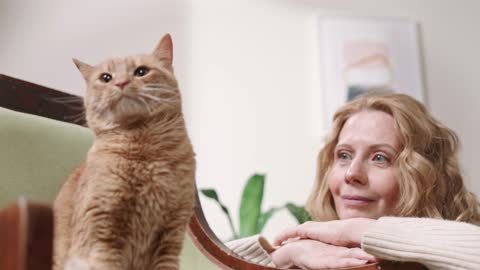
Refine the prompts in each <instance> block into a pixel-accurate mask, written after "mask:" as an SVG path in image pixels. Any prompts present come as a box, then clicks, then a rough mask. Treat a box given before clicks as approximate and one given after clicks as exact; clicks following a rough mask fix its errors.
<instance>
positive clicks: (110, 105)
mask: <svg viewBox="0 0 480 270" xmlns="http://www.w3.org/2000/svg"><path fill="white" fill-rule="evenodd" d="M172 60H173V48H172V39H171V37H170V35H169V34H167V35H165V36H164V37H163V38H162V39H161V40H160V42H159V44H158V45H157V47H156V48H155V50H154V51H153V52H152V53H151V54H144V55H136V56H128V57H121V58H112V59H107V60H105V61H103V62H102V63H100V64H98V65H96V66H91V65H88V64H86V63H83V62H81V61H79V60H76V59H74V60H73V61H74V62H75V65H77V67H78V69H79V70H80V72H81V73H82V75H83V77H84V79H85V81H86V83H87V91H86V94H85V109H86V118H87V123H88V125H89V126H90V128H92V129H93V130H95V131H102V130H109V129H112V128H116V127H122V126H129V125H132V124H135V123H138V122H140V121H145V120H148V119H149V118H150V117H155V116H156V115H158V114H161V113H165V112H167V111H171V110H181V105H180V103H181V101H180V94H179V91H178V85H177V81H176V79H175V76H174V74H173V67H172Z"/></svg>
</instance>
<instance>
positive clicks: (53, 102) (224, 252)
mask: <svg viewBox="0 0 480 270" xmlns="http://www.w3.org/2000/svg"><path fill="white" fill-rule="evenodd" d="M75 98H78V97H77V96H74V95H71V94H67V93H64V92H61V91H57V90H54V89H51V88H47V87H43V86H40V85H36V84H33V83H29V82H26V81H22V80H18V79H15V78H11V77H8V76H5V75H1V74H0V106H1V107H4V108H7V109H11V110H15V111H19V112H24V113H30V114H34V115H39V116H43V117H47V118H51V119H55V120H59V121H64V122H69V123H73V124H79V125H83V124H84V123H85V120H84V119H81V118H80V119H73V118H71V116H74V115H78V114H79V113H81V112H82V108H81V107H82V101H81V99H80V98H79V99H78V101H76V99H75ZM62 101H68V102H62ZM72 102H73V103H72ZM20 220H21V219H20ZM0 225H1V223H0ZM188 231H189V234H190V236H191V238H192V240H193V241H194V243H195V244H196V246H197V247H198V248H199V249H200V250H201V251H202V253H203V254H205V256H207V257H208V258H209V259H210V260H211V261H213V262H214V263H215V264H217V265H218V266H219V267H220V268H221V269H228V270H230V269H231V270H234V269H235V270H272V269H276V268H271V267H265V266H261V265H257V264H254V263H251V262H249V261H246V260H244V259H242V258H240V257H239V256H237V255H235V254H234V253H233V252H232V251H231V250H229V249H228V248H227V247H226V246H225V245H224V244H223V243H222V242H221V241H220V240H219V239H218V238H217V237H216V235H215V233H213V232H212V230H211V229H210V227H209V225H208V223H207V221H206V220H205V216H204V214H203V210H202V206H201V204H200V200H199V198H198V192H197V197H196V206H195V214H194V215H193V216H192V219H191V221H190V224H189V227H188ZM18 243H22V242H21V241H20V242H18ZM0 252H2V250H0ZM50 252H51V250H50ZM19 254H21V253H19ZM0 255H2V254H1V253H0ZM22 256H24V255H22ZM0 258H2V257H0ZM1 269H8V270H9V269H10V268H1ZM11 269H19V270H27V269H28V270H30V268H11ZM36 269H40V268H36ZM343 269H356V270H377V269H383V270H420V269H424V267H423V266H421V265H420V264H413V263H392V262H382V263H380V264H376V263H375V264H369V265H365V266H361V267H350V268H343Z"/></svg>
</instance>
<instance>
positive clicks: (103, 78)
mask: <svg viewBox="0 0 480 270" xmlns="http://www.w3.org/2000/svg"><path fill="white" fill-rule="evenodd" d="M100 80H101V81H102V82H105V83H108V82H109V81H111V80H112V75H110V74H108V73H102V74H100Z"/></svg>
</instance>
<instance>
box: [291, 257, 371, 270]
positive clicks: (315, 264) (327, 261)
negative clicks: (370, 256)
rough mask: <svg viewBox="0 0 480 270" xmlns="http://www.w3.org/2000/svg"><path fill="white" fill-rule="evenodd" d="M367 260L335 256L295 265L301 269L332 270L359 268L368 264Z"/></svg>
mask: <svg viewBox="0 0 480 270" xmlns="http://www.w3.org/2000/svg"><path fill="white" fill-rule="evenodd" d="M367 263H368V261H367V260H359V259H355V258H338V257H335V256H331V257H322V258H319V259H316V260H309V261H305V260H303V261H300V262H298V263H296V264H295V265H296V266H298V267H300V269H308V270H319V269H330V268H344V267H351V266H359V265H365V264H367Z"/></svg>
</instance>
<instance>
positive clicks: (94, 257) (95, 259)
mask: <svg viewBox="0 0 480 270" xmlns="http://www.w3.org/2000/svg"><path fill="white" fill-rule="evenodd" d="M79 253H80V254H81V253H85V252H82V251H80V252H79ZM124 259H125V257H124V256H123V255H122V253H121V252H119V251H115V250H112V249H108V250H107V249H104V248H100V249H97V250H93V251H90V254H89V256H88V258H87V257H81V256H75V255H73V256H70V257H69V259H68V260H67V261H66V263H65V267H64V268H63V269H62V270H127V267H126V263H125V261H124Z"/></svg>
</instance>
